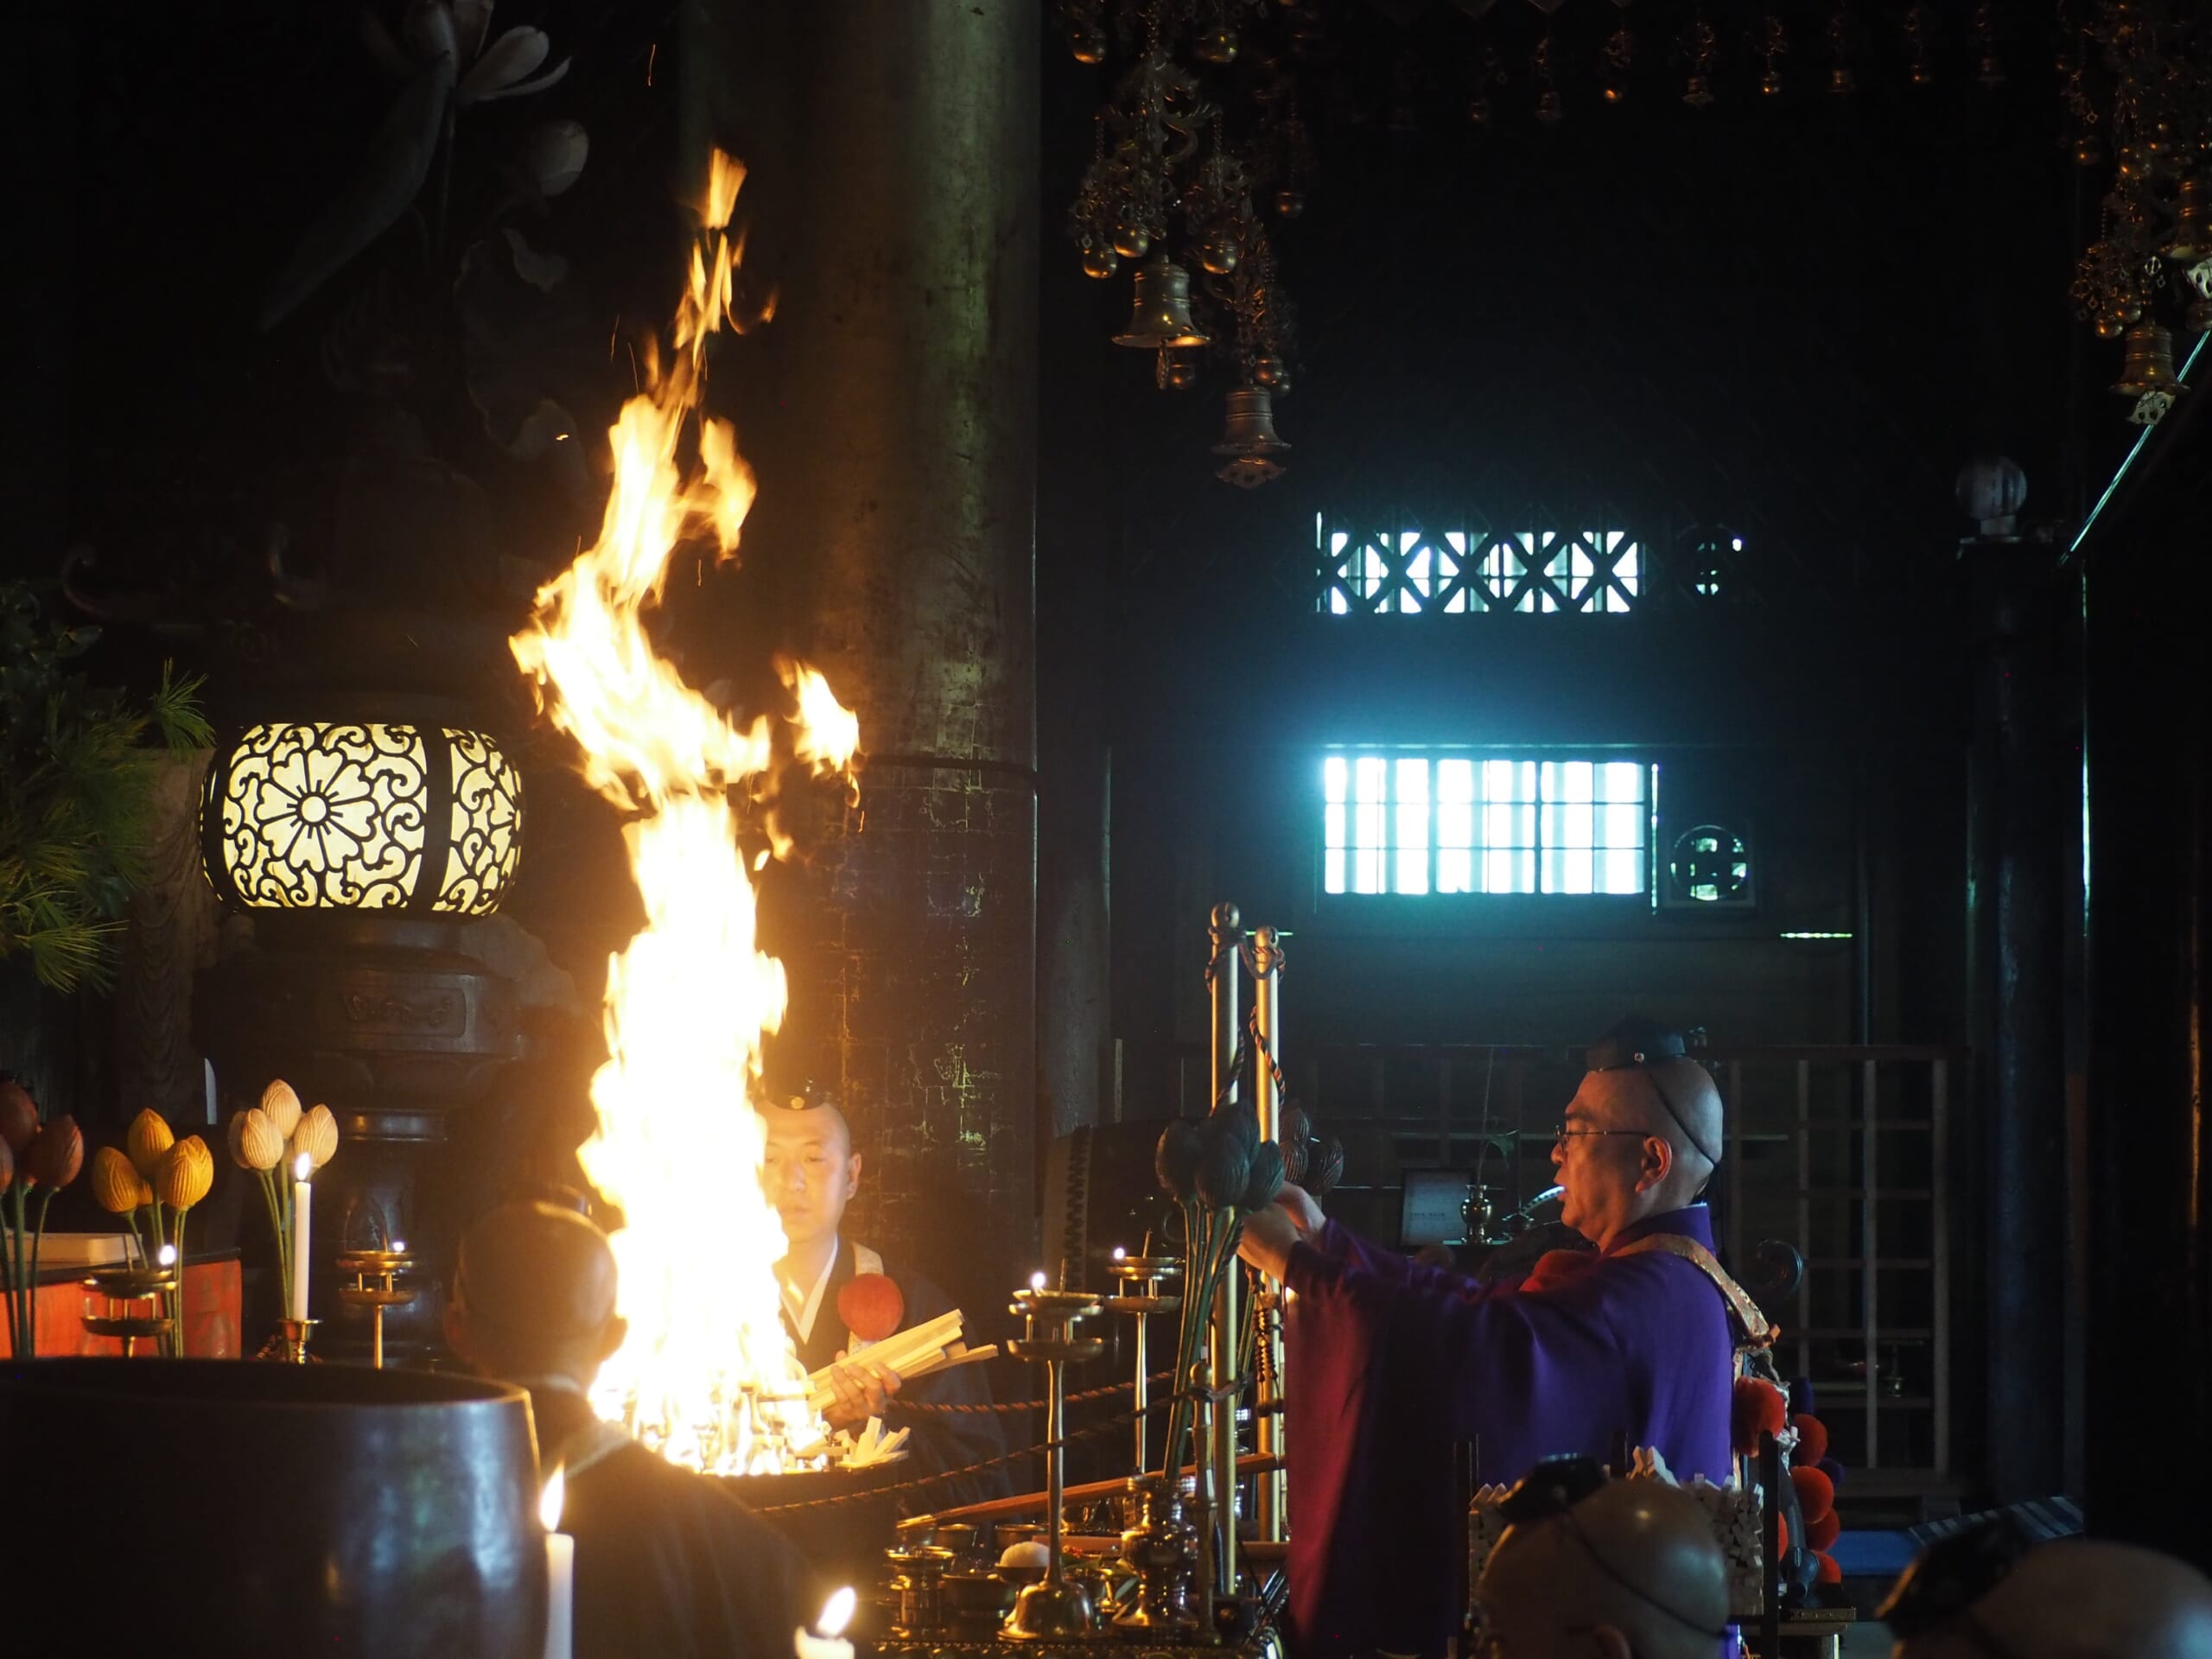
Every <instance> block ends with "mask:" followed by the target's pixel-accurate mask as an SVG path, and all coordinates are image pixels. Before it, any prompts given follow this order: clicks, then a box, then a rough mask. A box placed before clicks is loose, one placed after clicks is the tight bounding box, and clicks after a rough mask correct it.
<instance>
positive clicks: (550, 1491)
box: [537, 1463, 569, 1532]
mask: <svg viewBox="0 0 2212 1659" xmlns="http://www.w3.org/2000/svg"><path fill="white" fill-rule="evenodd" d="M568 1499H569V1466H568V1465H566V1464H563V1463H556V1464H555V1465H553V1478H551V1479H550V1480H548V1481H547V1482H546V1483H545V1490H544V1491H542V1492H540V1493H539V1494H538V1495H537V1524H538V1525H539V1526H541V1527H543V1528H544V1529H545V1530H546V1531H548V1532H558V1531H560V1530H561V1510H562V1509H563V1506H564V1505H565V1504H566V1503H568Z"/></svg>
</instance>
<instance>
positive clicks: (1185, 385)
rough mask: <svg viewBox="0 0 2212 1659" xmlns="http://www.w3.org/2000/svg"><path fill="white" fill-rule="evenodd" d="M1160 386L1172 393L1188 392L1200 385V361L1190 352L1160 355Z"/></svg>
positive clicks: (1163, 353)
mask: <svg viewBox="0 0 2212 1659" xmlns="http://www.w3.org/2000/svg"><path fill="white" fill-rule="evenodd" d="M1160 385H1162V386H1163V387H1165V388H1166V390H1168V391H1189V390H1190V389H1191V388H1192V386H1195V385H1198V358H1197V357H1196V356H1195V355H1194V354H1193V353H1190V352H1166V351H1163V352H1162V353H1160Z"/></svg>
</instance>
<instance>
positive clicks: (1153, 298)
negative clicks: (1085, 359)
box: [1114, 254, 1208, 352]
mask: <svg viewBox="0 0 2212 1659" xmlns="http://www.w3.org/2000/svg"><path fill="white" fill-rule="evenodd" d="M1207 339H1208V336H1207V335H1205V334H1200V333H1199V332H1198V325H1197V324H1196V323H1194V322H1192V321H1191V273H1190V272H1189V271H1187V270H1184V269H1183V267H1182V266H1180V265H1175V264H1169V263H1168V261H1167V256H1166V255H1165V254H1161V255H1159V256H1158V257H1154V259H1153V260H1151V261H1150V262H1149V263H1148V264H1146V265H1145V266H1144V267H1143V268H1142V269H1141V270H1139V271H1138V272H1137V291H1136V302H1135V304H1134V305H1133V306H1132V307H1130V308H1129V326H1128V327H1127V328H1125V329H1123V330H1122V332H1121V333H1120V334H1116V335H1115V336H1114V343H1115V344H1116V346H1135V347H1137V348H1139V349H1140V350H1143V351H1147V352H1151V351H1158V350H1160V349H1162V348H1163V347H1166V346H1203V345H1205V343H1206V340H1207Z"/></svg>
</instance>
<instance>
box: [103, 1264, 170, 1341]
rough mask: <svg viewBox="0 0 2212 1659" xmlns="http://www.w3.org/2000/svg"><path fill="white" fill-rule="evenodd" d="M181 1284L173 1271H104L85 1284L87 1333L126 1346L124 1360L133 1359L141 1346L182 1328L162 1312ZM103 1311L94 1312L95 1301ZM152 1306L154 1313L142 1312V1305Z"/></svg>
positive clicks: (107, 1269) (110, 1269)
mask: <svg viewBox="0 0 2212 1659" xmlns="http://www.w3.org/2000/svg"><path fill="white" fill-rule="evenodd" d="M178 1282H179V1277H178V1274H177V1270H176V1269H175V1268H173V1267H150V1266H149V1267H120V1268H100V1269H99V1271H98V1272H97V1273H94V1274H92V1275H91V1276H90V1277H88V1278H87V1279H86V1280H85V1281H84V1286H85V1313H84V1319H85V1329H86V1331H87V1332H90V1333H91V1334H92V1335H93V1336H96V1337H113V1338H118V1339H120V1340H121V1342H122V1344H123V1357H124V1358H125V1359H129V1358H130V1357H131V1355H132V1351H133V1350H134V1349H135V1347H136V1346H137V1344H139V1343H141V1342H143V1341H146V1340H147V1339H148V1338H154V1339H156V1340H159V1339H160V1338H163V1337H166V1336H168V1334H169V1333H170V1332H173V1331H175V1330H176V1329H177V1328H178V1323H177V1320H176V1319H175V1318H174V1317H173V1316H172V1315H170V1314H168V1313H163V1312H162V1307H163V1306H165V1305H166V1304H167V1302H168V1299H169V1297H170V1296H171V1295H172V1294H175V1290H176V1287H177V1285H178ZM95 1297H97V1298H99V1301H100V1306H99V1312H97V1313H95V1312H94V1311H93V1299H94V1298H95ZM142 1302H149V1303H151V1304H152V1311H150V1312H140V1311H138V1304H140V1303H142Z"/></svg>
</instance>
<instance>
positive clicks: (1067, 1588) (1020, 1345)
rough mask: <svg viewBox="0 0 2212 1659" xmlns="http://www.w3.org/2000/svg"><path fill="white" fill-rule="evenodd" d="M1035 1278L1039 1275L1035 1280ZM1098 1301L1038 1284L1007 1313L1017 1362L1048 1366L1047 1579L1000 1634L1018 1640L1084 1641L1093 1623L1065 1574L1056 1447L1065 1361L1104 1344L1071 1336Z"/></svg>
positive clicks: (1029, 1591)
mask: <svg viewBox="0 0 2212 1659" xmlns="http://www.w3.org/2000/svg"><path fill="white" fill-rule="evenodd" d="M1039 1277H1040V1278H1041V1277H1042V1275H1041V1274H1040V1275H1039ZM1101 1311H1102V1310H1101V1306H1100V1303H1099V1300H1098V1298H1097V1297H1096V1296H1093V1295H1092V1294H1090V1292H1088V1291H1081V1290H1046V1289H1045V1288H1044V1287H1042V1286H1041V1285H1039V1286H1033V1287H1031V1288H1029V1289H1027V1290H1017V1291H1016V1292H1014V1305H1013V1306H1012V1307H1010V1308H1009V1309H1008V1310H1007V1312H1009V1313H1019V1314H1020V1315H1021V1316H1022V1319H1023V1330H1022V1334H1021V1336H1020V1338H1017V1339H1016V1340H1014V1341H1012V1342H1009V1343H1008V1344H1007V1352H1008V1353H1010V1354H1012V1355H1013V1356H1014V1357H1015V1358H1016V1359H1030V1360H1036V1361H1039V1363H1042V1364H1043V1365H1044V1367H1045V1380H1046V1392H1045V1399H1046V1406H1045V1441H1046V1446H1048V1447H1049V1448H1050V1449H1049V1450H1048V1451H1047V1452H1046V1454H1045V1493H1046V1497H1045V1544H1046V1550H1047V1551H1048V1552H1049V1555H1048V1565H1047V1566H1046V1570H1045V1578H1044V1581H1043V1582H1042V1583H1039V1584H1030V1585H1024V1586H1022V1589H1021V1593H1020V1595H1018V1596H1016V1597H1015V1598H1014V1611H1012V1612H1011V1613H1009V1614H1007V1620H1006V1624H1005V1626H1004V1634H1005V1635H1006V1636H1007V1637H1008V1638H1009V1639H1011V1640H1013V1641H1017V1642H1043V1641H1064V1640H1066V1639H1068V1638H1071V1637H1085V1636H1089V1635H1090V1634H1091V1633H1092V1631H1093V1630H1095V1629H1096V1625H1097V1618H1098V1615H1097V1610H1096V1608H1095V1607H1093V1606H1092V1605H1091V1601H1090V1592H1088V1591H1086V1590H1085V1589H1084V1587H1083V1586H1081V1585H1078V1584H1071V1583H1069V1582H1068V1579H1067V1575H1066V1573H1065V1570H1064V1565H1065V1536H1064V1535H1065V1531H1066V1522H1065V1516H1063V1515H1062V1513H1061V1511H1062V1510H1063V1509H1064V1508H1065V1504H1066V1501H1067V1466H1066V1453H1065V1451H1064V1450H1063V1449H1062V1446H1061V1442H1062V1441H1063V1440H1065V1438H1066V1436H1067V1365H1068V1362H1069V1361H1070V1360H1078V1361H1079V1360H1087V1359H1096V1358H1097V1357H1098V1356H1099V1355H1101V1354H1102V1353H1103V1352H1105V1351H1106V1344H1104V1343H1103V1342H1102V1341H1100V1340H1099V1339H1098V1338H1096V1337H1078V1336H1077V1335H1076V1334H1075V1327H1076V1325H1077V1321H1079V1320H1082V1319H1089V1318H1090V1317H1092V1316H1093V1315H1095V1314H1096V1313H1099V1312H1101Z"/></svg>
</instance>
